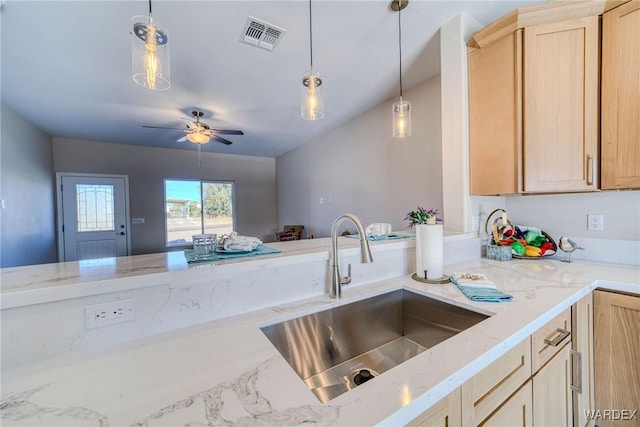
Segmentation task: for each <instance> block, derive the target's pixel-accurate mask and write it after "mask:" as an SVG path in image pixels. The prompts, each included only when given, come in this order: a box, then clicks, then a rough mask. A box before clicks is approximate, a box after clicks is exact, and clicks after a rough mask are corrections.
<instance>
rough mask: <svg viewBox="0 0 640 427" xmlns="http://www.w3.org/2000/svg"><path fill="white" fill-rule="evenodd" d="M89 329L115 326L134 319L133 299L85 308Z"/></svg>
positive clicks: (86, 323) (86, 322)
mask: <svg viewBox="0 0 640 427" xmlns="http://www.w3.org/2000/svg"><path fill="white" fill-rule="evenodd" d="M84 313H85V326H86V328H87V329H93V328H100V327H102V326H109V325H115V324H117V323H122V322H128V321H129V320H133V319H134V310H133V299H123V300H117V301H111V302H107V303H103V304H94V305H87V306H86V307H85V308H84Z"/></svg>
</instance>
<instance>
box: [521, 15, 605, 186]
mask: <svg viewBox="0 0 640 427" xmlns="http://www.w3.org/2000/svg"><path fill="white" fill-rule="evenodd" d="M598 39H599V34H598V17H597V16H591V17H586V18H580V19H574V20H570V21H563V22H558V23H552V24H544V25H535V26H531V27H526V28H525V30H524V83H523V84H524V96H523V102H524V149H523V151H524V154H523V156H524V183H523V185H524V191H525V192H558V191H590V190H596V189H597V188H598V187H597V178H598V171H597V165H598V59H599V50H598Z"/></svg>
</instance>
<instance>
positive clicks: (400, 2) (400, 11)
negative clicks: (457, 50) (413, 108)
mask: <svg viewBox="0 0 640 427" xmlns="http://www.w3.org/2000/svg"><path fill="white" fill-rule="evenodd" d="M149 1H151V0H149ZM401 13H402V0H398V48H399V49H398V50H399V52H400V98H402V21H401V20H400V14H401Z"/></svg>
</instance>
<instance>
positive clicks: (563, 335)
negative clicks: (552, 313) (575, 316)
mask: <svg viewBox="0 0 640 427" xmlns="http://www.w3.org/2000/svg"><path fill="white" fill-rule="evenodd" d="M556 331H557V332H559V333H558V336H556V337H555V338H554V339H552V340H549V339H546V338H545V339H544V343H545V344H549V345H552V346H554V347H557V346H559V345H560V343H561V342H562V341H564V340H565V338H567V337H568V336H569V335H571V331H567V330H566V329H562V328H558V329H557V330H556Z"/></svg>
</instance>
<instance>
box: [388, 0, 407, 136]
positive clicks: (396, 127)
mask: <svg viewBox="0 0 640 427" xmlns="http://www.w3.org/2000/svg"><path fill="white" fill-rule="evenodd" d="M408 4H409V0H393V2H392V3H391V5H390V9H391V10H392V11H394V12H398V48H399V49H398V50H399V53H400V55H399V58H400V61H399V62H400V74H399V75H400V100H399V101H398V102H395V103H394V104H393V106H392V107H391V113H392V126H393V134H392V135H393V137H394V138H405V137H407V136H411V102H409V101H405V100H403V99H402V24H401V21H400V16H401V12H402V9H404V8H406V7H407V5H408Z"/></svg>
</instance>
